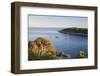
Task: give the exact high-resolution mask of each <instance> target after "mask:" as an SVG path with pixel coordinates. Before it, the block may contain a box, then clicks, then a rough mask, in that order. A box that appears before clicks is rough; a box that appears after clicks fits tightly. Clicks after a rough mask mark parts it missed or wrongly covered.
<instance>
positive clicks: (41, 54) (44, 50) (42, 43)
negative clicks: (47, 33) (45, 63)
mask: <svg viewBox="0 0 100 76" xmlns="http://www.w3.org/2000/svg"><path fill="white" fill-rule="evenodd" d="M28 47H29V55H28V56H29V60H33V59H34V60H42V59H43V60H45V59H55V58H56V52H57V50H56V48H55V47H54V45H53V44H52V43H51V42H50V41H49V40H47V39H45V38H42V37H39V38H37V39H36V40H34V41H30V42H29V44H28Z"/></svg>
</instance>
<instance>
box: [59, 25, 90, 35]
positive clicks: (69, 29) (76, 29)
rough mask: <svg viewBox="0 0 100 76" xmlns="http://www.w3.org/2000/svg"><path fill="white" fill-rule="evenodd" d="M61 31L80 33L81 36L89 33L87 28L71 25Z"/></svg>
mask: <svg viewBox="0 0 100 76" xmlns="http://www.w3.org/2000/svg"><path fill="white" fill-rule="evenodd" d="M59 32H61V33H64V34H73V35H80V36H87V35H88V29H87V28H76V27H71V28H66V29H62V30H60V31H59Z"/></svg>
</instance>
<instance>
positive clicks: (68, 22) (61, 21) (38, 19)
mask: <svg viewBox="0 0 100 76" xmlns="http://www.w3.org/2000/svg"><path fill="white" fill-rule="evenodd" d="M28 24H29V27H34V28H69V27H78V28H88V18H87V17H75V16H46V15H29V16H28Z"/></svg>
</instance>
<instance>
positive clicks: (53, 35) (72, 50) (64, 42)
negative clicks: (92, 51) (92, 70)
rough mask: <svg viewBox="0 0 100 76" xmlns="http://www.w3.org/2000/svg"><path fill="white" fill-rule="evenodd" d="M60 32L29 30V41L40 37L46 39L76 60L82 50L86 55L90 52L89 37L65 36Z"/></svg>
mask: <svg viewBox="0 0 100 76" xmlns="http://www.w3.org/2000/svg"><path fill="white" fill-rule="evenodd" d="M58 30H59V29H47V28H46V29H45V28H42V29H36V28H29V32H28V33H29V36H28V37H29V41H34V40H35V39H36V38H38V37H43V38H46V39H48V40H50V41H51V42H52V43H53V44H54V46H55V47H56V48H57V50H58V51H64V52H66V53H69V54H70V55H71V58H76V56H77V54H78V53H79V51H80V50H82V51H84V52H85V53H87V52H88V45H87V43H88V37H86V36H77V35H71V34H63V33H60V32H58Z"/></svg>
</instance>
